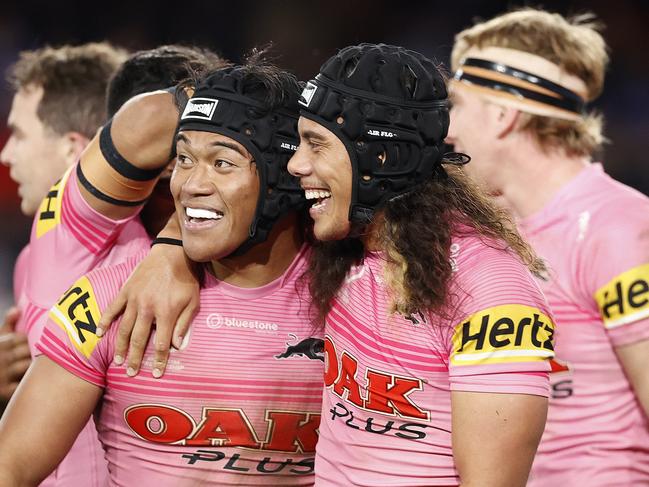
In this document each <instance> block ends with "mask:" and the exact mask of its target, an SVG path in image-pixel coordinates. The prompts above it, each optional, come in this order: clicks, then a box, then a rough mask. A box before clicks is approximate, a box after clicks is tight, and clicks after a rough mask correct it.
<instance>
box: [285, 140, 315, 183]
mask: <svg viewBox="0 0 649 487" xmlns="http://www.w3.org/2000/svg"><path fill="white" fill-rule="evenodd" d="M305 146H306V144H305V143H302V144H300V145H299V146H298V148H297V150H296V151H295V154H293V157H291V159H290V160H289V161H288V166H287V168H288V172H290V173H291V174H292V175H293V176H295V177H298V178H303V177H304V176H308V175H309V174H311V170H312V168H311V162H310V160H309V156H308V154H307V150H308V149H307V148H306V147H305Z"/></svg>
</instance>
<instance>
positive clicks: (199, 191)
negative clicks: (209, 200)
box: [182, 164, 215, 196]
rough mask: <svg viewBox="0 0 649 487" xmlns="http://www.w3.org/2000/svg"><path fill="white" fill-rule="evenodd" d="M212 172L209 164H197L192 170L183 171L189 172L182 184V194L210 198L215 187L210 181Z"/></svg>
mask: <svg viewBox="0 0 649 487" xmlns="http://www.w3.org/2000/svg"><path fill="white" fill-rule="evenodd" d="M210 170H211V168H210V166H209V165H208V164H196V165H195V166H194V167H192V168H190V169H183V170H182V172H185V171H187V172H186V179H185V181H184V182H183V183H182V192H183V193H185V194H186V195H187V196H208V195H211V194H212V193H214V191H215V186H214V184H213V183H212V181H211V180H210V174H209V173H210Z"/></svg>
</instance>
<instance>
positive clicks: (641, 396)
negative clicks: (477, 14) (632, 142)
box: [448, 9, 649, 487]
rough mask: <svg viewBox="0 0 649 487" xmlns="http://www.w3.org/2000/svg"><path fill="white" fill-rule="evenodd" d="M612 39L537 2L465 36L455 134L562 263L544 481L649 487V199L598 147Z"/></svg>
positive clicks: (551, 294)
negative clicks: (618, 174)
mask: <svg viewBox="0 0 649 487" xmlns="http://www.w3.org/2000/svg"><path fill="white" fill-rule="evenodd" d="M607 63H608V55H607V48H606V44H605V41H604V39H603V38H602V36H601V34H600V33H599V24H598V23H597V21H596V19H595V18H594V17H593V16H588V15H587V16H583V15H582V16H578V17H575V18H572V19H566V18H564V17H562V16H561V15H559V14H552V13H549V12H545V11H542V10H534V9H525V10H521V11H515V12H510V13H506V14H504V15H500V16H497V17H495V18H493V19H491V20H488V21H485V22H481V23H479V24H476V25H475V26H474V27H471V28H468V29H466V30H464V31H462V32H460V33H459V34H458V35H457V37H456V40H455V45H454V47H453V53H452V65H453V69H454V70H455V77H454V80H453V81H452V83H451V98H452V101H453V109H452V110H451V127H450V129H449V134H448V141H449V142H450V143H452V144H454V145H455V147H456V149H458V150H461V151H465V152H468V153H470V154H471V155H473V156H474V160H473V161H472V162H471V164H470V165H468V166H467V172H468V173H469V175H470V176H471V177H473V178H474V179H475V180H476V181H478V182H480V184H482V185H483V186H484V187H485V188H486V189H487V190H488V191H489V192H490V193H491V194H492V195H494V197H495V198H497V200H498V201H499V202H501V203H502V205H503V206H505V207H507V208H508V209H509V210H510V211H511V213H512V215H513V216H514V217H515V218H516V221H517V223H518V227H519V229H520V230H521V232H522V233H523V234H524V235H525V237H526V238H527V239H528V240H529V242H530V243H531V245H532V246H533V247H534V249H535V250H536V252H537V253H538V255H539V256H540V257H541V258H543V259H544V260H545V261H546V262H547V263H548V265H549V268H550V273H549V276H548V279H547V280H542V281H540V285H541V288H542V290H543V291H544V293H545V295H546V297H547V299H548V301H549V303H550V306H551V308H552V310H553V312H554V315H555V317H556V319H557V326H558V327H557V336H556V338H557V350H556V351H557V356H558V357H559V358H560V359H562V360H565V361H566V362H567V367H562V368H560V369H558V373H555V374H552V375H551V382H552V396H551V399H550V409H549V416H548V422H547V426H546V429H545V433H544V436H543V439H542V441H541V444H540V447H539V452H538V455H537V457H536V459H535V461H534V466H533V469H532V476H531V480H530V485H532V486H556V485H588V486H593V487H598V486H605V485H606V486H609V485H647V484H649V428H648V426H647V413H648V412H649V374H647V368H648V367H649V340H648V339H649V318H648V316H649V299H648V296H647V294H648V293H649V200H648V199H647V197H646V196H644V195H642V194H640V193H639V192H637V191H635V190H633V189H631V188H629V187H627V186H625V185H623V184H620V183H619V182H617V181H615V180H613V179H612V178H611V177H609V176H608V175H607V174H606V173H605V172H604V170H603V168H602V165H601V163H597V162H593V154H594V153H597V152H598V151H599V150H600V149H601V145H602V142H603V140H604V138H603V135H602V117H601V116H599V115H597V114H596V113H595V112H594V111H593V110H592V109H591V108H589V106H588V103H589V102H591V101H593V100H594V99H595V98H597V97H598V96H599V94H600V93H601V92H602V89H603V83H604V71H605V68H606V65H607Z"/></svg>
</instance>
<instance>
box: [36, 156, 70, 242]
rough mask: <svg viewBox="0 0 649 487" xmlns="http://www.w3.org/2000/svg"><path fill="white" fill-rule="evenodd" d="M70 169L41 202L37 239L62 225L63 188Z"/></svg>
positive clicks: (37, 222) (37, 219) (37, 220)
mask: <svg viewBox="0 0 649 487" xmlns="http://www.w3.org/2000/svg"><path fill="white" fill-rule="evenodd" d="M71 170H72V168H69V169H68V170H67V171H66V172H65V174H64V175H63V177H62V178H61V179H59V180H58V181H57V182H56V183H55V184H54V186H52V187H51V188H50V190H49V191H48V193H47V195H46V196H45V198H44V199H43V201H41V206H40V207H39V208H38V213H37V216H36V238H41V237H42V236H43V235H45V234H46V233H47V232H49V231H50V230H52V229H53V228H54V227H56V226H57V225H58V224H59V223H61V202H62V201H63V188H65V183H66V182H67V180H68V176H69V175H70V171H71Z"/></svg>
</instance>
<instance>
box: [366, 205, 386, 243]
mask: <svg viewBox="0 0 649 487" xmlns="http://www.w3.org/2000/svg"><path fill="white" fill-rule="evenodd" d="M384 220H385V214H384V213H383V212H382V211H377V212H376V213H375V214H374V219H373V220H372V222H371V223H370V224H368V225H367V227H365V231H364V233H363V234H362V235H360V239H361V241H362V242H363V246H364V247H365V250H366V251H369V252H376V251H378V250H381V237H380V235H381V229H382V228H383V223H384Z"/></svg>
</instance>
